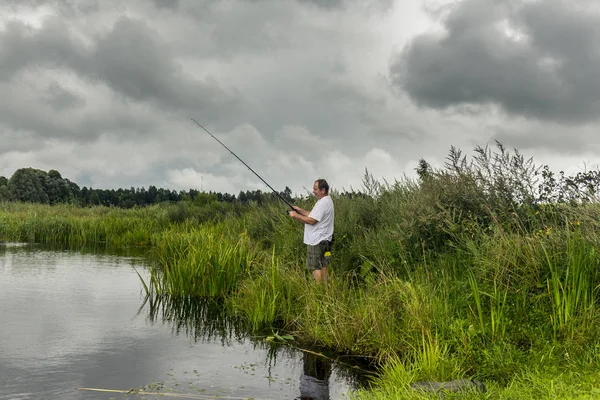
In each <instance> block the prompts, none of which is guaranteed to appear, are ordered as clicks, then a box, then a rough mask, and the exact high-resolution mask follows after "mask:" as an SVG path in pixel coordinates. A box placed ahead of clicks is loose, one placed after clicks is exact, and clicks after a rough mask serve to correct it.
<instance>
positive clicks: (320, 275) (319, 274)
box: [313, 267, 327, 283]
mask: <svg viewBox="0 0 600 400" xmlns="http://www.w3.org/2000/svg"><path fill="white" fill-rule="evenodd" d="M313 277H314V278H315V281H317V282H325V283H327V267H323V268H321V269H315V270H314V271H313Z"/></svg>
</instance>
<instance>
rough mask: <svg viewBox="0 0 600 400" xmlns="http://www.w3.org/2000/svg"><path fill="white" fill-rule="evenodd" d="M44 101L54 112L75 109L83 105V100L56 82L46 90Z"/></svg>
mask: <svg viewBox="0 0 600 400" xmlns="http://www.w3.org/2000/svg"><path fill="white" fill-rule="evenodd" d="M44 101H45V102H46V103H48V104H49V105H50V107H52V109H54V110H55V111H62V110H67V109H70V108H76V107H77V106H81V105H84V104H85V99H84V98H82V97H81V96H79V95H77V94H74V93H72V92H70V91H68V90H66V89H64V88H63V87H61V86H60V84H58V83H56V82H53V83H52V84H50V86H49V87H48V89H47V90H46V93H45V96H44Z"/></svg>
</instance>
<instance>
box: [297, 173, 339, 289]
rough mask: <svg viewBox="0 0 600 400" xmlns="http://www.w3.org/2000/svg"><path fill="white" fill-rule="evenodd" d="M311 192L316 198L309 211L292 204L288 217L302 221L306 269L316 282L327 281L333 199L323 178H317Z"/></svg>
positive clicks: (331, 236)
mask: <svg viewBox="0 0 600 400" xmlns="http://www.w3.org/2000/svg"><path fill="white" fill-rule="evenodd" d="M313 194H314V195H315V197H316V198H317V199H318V200H317V204H315V206H314V207H313V209H312V210H311V211H306V210H303V209H302V208H300V207H296V206H294V210H295V211H290V213H289V214H290V217H292V218H294V219H297V220H298V221H301V222H303V223H304V244H306V269H308V270H310V271H312V274H313V277H314V278H315V280H316V281H317V282H321V281H322V282H327V263H328V258H329V257H326V253H328V252H329V251H330V250H331V241H332V239H333V217H334V209H333V201H332V200H331V197H330V196H329V184H328V183H327V181H326V180H325V179H317V180H316V181H315V183H314V185H313Z"/></svg>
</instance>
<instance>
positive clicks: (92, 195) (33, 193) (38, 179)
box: [0, 168, 292, 208]
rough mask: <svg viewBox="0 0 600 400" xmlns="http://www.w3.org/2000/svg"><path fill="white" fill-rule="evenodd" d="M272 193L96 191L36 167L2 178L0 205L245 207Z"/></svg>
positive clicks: (152, 188)
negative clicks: (192, 204)
mask: <svg viewBox="0 0 600 400" xmlns="http://www.w3.org/2000/svg"><path fill="white" fill-rule="evenodd" d="M279 194H280V195H281V196H282V197H284V198H285V199H286V200H290V201H292V191H291V189H290V188H289V187H287V186H286V188H285V190H284V191H282V192H280V193H279ZM275 196H276V195H275V194H274V193H272V192H262V191H260V190H254V191H250V190H247V191H245V192H244V191H240V192H239V194H238V195H237V196H236V195H233V194H229V193H221V192H212V191H211V192H200V191H198V190H195V189H190V190H187V191H186V190H180V191H175V190H169V189H164V188H157V187H156V186H153V185H151V186H149V187H148V188H147V189H146V188H145V187H141V188H134V187H131V188H129V189H94V188H92V187H89V188H88V187H86V186H83V187H80V186H79V185H78V184H77V183H75V182H72V181H70V180H69V179H67V178H63V177H62V175H61V174H60V172H58V171H56V170H54V169H51V170H49V171H47V172H46V171H43V170H40V169H35V168H21V169H18V170H17V171H15V173H14V174H13V175H12V176H11V177H10V178H6V177H4V176H0V202H1V201H20V202H28V203H40V204H51V205H52V204H76V205H79V206H83V207H88V206H99V205H101V206H108V207H110V206H114V207H121V208H132V207H135V206H147V205H152V204H158V203H164V202H179V201H183V200H190V201H193V202H195V203H199V204H206V203H211V202H225V203H234V202H239V203H242V204H245V203H248V202H251V201H254V202H257V203H259V204H262V203H264V202H267V201H271V200H273V199H274V197H275Z"/></svg>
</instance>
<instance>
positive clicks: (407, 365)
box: [0, 146, 600, 399]
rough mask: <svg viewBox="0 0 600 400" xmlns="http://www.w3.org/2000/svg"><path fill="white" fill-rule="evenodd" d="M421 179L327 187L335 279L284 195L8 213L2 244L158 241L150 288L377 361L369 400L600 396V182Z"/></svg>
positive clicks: (8, 209)
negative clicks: (315, 255) (481, 389)
mask: <svg viewBox="0 0 600 400" xmlns="http://www.w3.org/2000/svg"><path fill="white" fill-rule="evenodd" d="M417 172H418V174H419V179H418V180H417V181H411V180H408V179H405V180H403V181H397V182H394V183H392V184H390V183H380V182H377V181H376V180H374V179H373V177H372V176H370V175H369V174H368V172H367V173H366V174H365V177H364V181H363V188H362V190H360V191H353V192H345V193H336V192H334V193H332V196H333V197H334V201H335V205H336V238H337V239H336V242H335V244H334V249H333V254H334V255H333V259H332V265H331V275H332V276H331V281H330V283H329V285H319V284H316V283H315V282H313V280H312V279H311V278H310V276H309V275H308V274H307V273H306V272H305V271H304V270H303V267H302V264H303V257H304V247H303V245H302V227H301V226H299V225H298V224H296V223H294V221H292V220H291V219H290V218H288V217H287V216H286V214H285V212H284V209H285V207H284V206H282V205H281V204H278V203H277V202H273V201H264V202H262V204H258V202H255V201H251V202H248V203H246V204H245V205H243V206H242V205H237V206H231V207H229V206H228V207H229V208H219V207H215V205H214V204H210V203H205V204H198V203H195V202H194V201H193V200H192V199H188V200H186V201H183V202H180V203H178V204H174V205H169V204H162V205H155V206H151V207H146V208H134V209H131V210H120V209H115V208H106V207H96V208H87V209H83V208H78V207H75V206H52V207H51V206H41V205H24V204H16V203H4V204H1V205H0V240H13V241H40V242H52V243H64V244H68V245H83V244H86V243H93V242H95V241H97V242H103V243H105V244H106V245H112V246H132V245H142V246H149V248H151V249H152V251H153V252H154V254H155V259H156V261H157V262H156V265H155V267H154V268H153V270H152V271H151V278H150V280H149V281H148V282H144V284H145V285H146V289H147V291H148V293H149V294H152V295H153V296H156V297H157V298H164V297H165V296H167V297H168V298H170V299H176V300H175V301H183V302H189V301H193V299H198V301H201V299H204V298H205V297H206V296H210V297H217V298H219V300H220V301H222V302H223V304H224V306H225V307H226V308H227V310H228V312H229V314H230V315H233V316H235V318H236V319H238V320H241V321H243V322H244V323H245V325H246V327H247V329H248V330H249V331H250V332H252V333H254V334H272V333H273V332H275V331H277V332H280V333H281V334H282V335H283V334H284V333H287V334H291V335H292V336H293V337H294V338H295V339H296V340H297V341H300V342H302V343H303V344H305V345H316V346H321V347H325V348H329V349H331V350H334V351H337V352H339V353H345V354H351V355H361V356H364V357H367V358H370V359H372V360H373V362H374V363H375V364H377V365H379V366H380V367H381V369H380V371H381V375H380V376H379V377H378V378H377V379H376V380H374V381H373V384H374V386H373V388H371V389H370V390H368V391H359V392H357V393H355V394H354V395H355V396H356V397H357V398H359V399H367V398H368V399H379V398H381V399H384V398H385V399H390V398H407V399H409V398H419V397H418V396H422V398H438V395H437V394H428V395H426V394H418V393H417V392H415V391H414V390H413V389H411V388H410V386H409V384H410V383H413V382H417V381H431V380H435V381H447V380H455V379H463V378H473V379H477V380H479V381H482V382H485V384H486V386H487V388H488V392H487V393H485V394H481V393H476V392H472V393H467V394H465V393H463V394H460V395H459V394H447V398H500V399H516V398H519V399H523V398H532V399H534V398H535V399H539V398H548V399H550V398H573V399H586V398H594V397H598V395H599V391H600V385H599V384H598V382H599V381H600V379H599V378H600V373H599V372H598V371H600V268H599V266H600V263H599V261H600V258H599V254H598V252H597V251H596V249H597V248H598V246H599V245H600V243H599V241H600V238H599V236H598V230H599V229H600V205H599V204H598V203H597V201H596V199H597V193H598V188H599V187H600V186H599V183H600V179H599V177H600V175H599V174H597V173H596V172H595V171H592V172H588V173H580V174H578V175H577V176H575V177H565V176H563V175H562V174H561V175H560V176H559V177H556V176H554V175H553V174H552V173H551V172H550V171H549V170H548V169H547V168H537V167H535V166H534V165H533V163H532V162H531V160H525V159H524V158H523V157H522V156H521V155H520V154H519V153H516V154H511V153H509V152H508V151H506V150H505V149H504V148H503V147H502V146H499V147H498V150H497V151H496V152H492V151H490V150H489V149H481V148H478V149H476V152H475V157H473V159H472V160H467V158H466V157H464V156H462V154H461V153H460V152H459V151H457V150H455V149H452V150H451V152H450V155H449V157H448V162H447V164H446V165H445V167H444V168H442V169H439V170H434V169H432V168H431V167H430V166H429V165H428V164H427V163H426V162H425V161H424V160H422V161H421V163H420V164H419V167H418V169H417ZM296 201H297V203H298V205H300V206H301V207H304V208H310V207H311V204H310V202H311V200H309V199H296ZM172 301H173V300H171V303H170V302H167V303H166V304H172ZM453 396H454V397H453Z"/></svg>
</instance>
